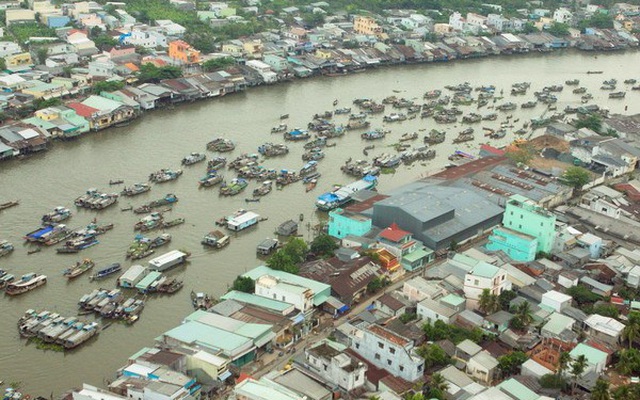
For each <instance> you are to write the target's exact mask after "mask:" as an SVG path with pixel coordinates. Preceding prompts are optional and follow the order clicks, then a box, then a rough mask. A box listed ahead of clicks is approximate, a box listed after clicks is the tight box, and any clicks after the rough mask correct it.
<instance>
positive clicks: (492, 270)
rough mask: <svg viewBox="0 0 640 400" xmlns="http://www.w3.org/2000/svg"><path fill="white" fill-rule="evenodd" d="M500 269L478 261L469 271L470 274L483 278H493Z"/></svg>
mask: <svg viewBox="0 0 640 400" xmlns="http://www.w3.org/2000/svg"><path fill="white" fill-rule="evenodd" d="M499 271H500V269H499V268H498V267H495V266H493V265H491V264H489V263H486V262H479V263H478V264H476V266H475V267H473V269H472V270H471V271H470V273H471V274H472V275H475V276H481V277H483V278H493V277H494V276H496V274H497V273H498V272H499Z"/></svg>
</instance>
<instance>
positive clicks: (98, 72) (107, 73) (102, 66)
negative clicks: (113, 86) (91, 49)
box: [88, 57, 116, 78]
mask: <svg viewBox="0 0 640 400" xmlns="http://www.w3.org/2000/svg"><path fill="white" fill-rule="evenodd" d="M88 67H89V75H91V76H102V77H107V78H108V77H111V76H113V71H114V69H115V68H116V65H115V64H114V63H113V62H112V61H111V60H109V59H108V58H106V57H104V58H99V59H97V60H93V61H90V62H89V65H88Z"/></svg>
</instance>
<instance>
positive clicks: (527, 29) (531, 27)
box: [522, 22, 539, 34]
mask: <svg viewBox="0 0 640 400" xmlns="http://www.w3.org/2000/svg"><path fill="white" fill-rule="evenodd" d="M534 32H539V30H538V28H536V26H535V25H534V24H533V23H531V22H527V23H526V24H524V26H523V27H522V33H525V34H527V33H534Z"/></svg>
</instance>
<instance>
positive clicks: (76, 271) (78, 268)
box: [62, 258, 96, 279]
mask: <svg viewBox="0 0 640 400" xmlns="http://www.w3.org/2000/svg"><path fill="white" fill-rule="evenodd" d="M95 265H96V264H95V263H94V262H93V261H92V260H91V259H88V258H85V259H84V260H82V262H80V261H78V262H77V263H76V264H75V265H74V266H72V267H71V268H67V269H65V270H64V272H63V273H62V275H63V276H64V277H66V278H67V279H74V278H77V277H79V276H80V275H82V274H84V273H85V272H87V271H89V270H90V269H91V268H93V267H94V266H95Z"/></svg>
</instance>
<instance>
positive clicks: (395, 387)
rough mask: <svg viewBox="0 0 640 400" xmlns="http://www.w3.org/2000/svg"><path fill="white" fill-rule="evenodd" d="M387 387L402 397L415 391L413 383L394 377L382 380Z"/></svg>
mask: <svg viewBox="0 0 640 400" xmlns="http://www.w3.org/2000/svg"><path fill="white" fill-rule="evenodd" d="M380 382H381V383H384V385H385V386H386V387H388V388H389V389H391V390H392V391H394V392H395V393H396V394H397V395H399V396H402V395H403V394H405V393H406V392H408V391H409V390H411V389H413V383H411V382H409V381H407V380H404V379H402V378H399V377H397V376H393V375H387V376H385V377H384V378H382V379H380Z"/></svg>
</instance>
